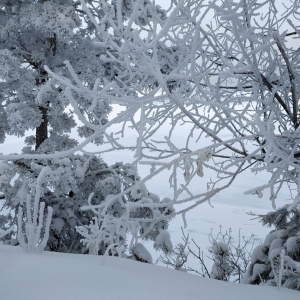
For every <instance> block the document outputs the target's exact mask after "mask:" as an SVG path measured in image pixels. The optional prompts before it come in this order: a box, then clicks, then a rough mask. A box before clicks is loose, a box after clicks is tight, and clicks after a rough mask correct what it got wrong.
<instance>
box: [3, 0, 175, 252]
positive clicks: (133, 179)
mask: <svg viewBox="0 0 300 300" xmlns="http://www.w3.org/2000/svg"><path fill="white" fill-rule="evenodd" d="M87 2H90V4H91V5H92V4H93V2H94V1H87ZM96 2H98V6H97V9H95V10H94V11H93V14H92V15H94V17H93V18H95V16H97V17H98V19H99V20H100V19H102V20H103V19H105V18H108V20H107V26H106V28H104V29H103V30H104V32H105V31H107V30H109V28H110V27H111V24H112V23H111V22H110V21H111V20H110V19H109V18H112V19H113V18H116V17H117V16H116V15H115V14H114V15H113V12H114V11H115V8H116V6H117V3H116V2H115V1H112V2H106V1H96ZM96 2H95V3H96ZM129 4H130V3H127V2H126V1H125V2H124V5H123V6H122V8H121V9H122V14H121V15H122V17H121V19H122V22H123V21H125V20H126V18H127V17H126V16H127V13H126V11H128V10H130V9H131V8H130V7H128V5H129ZM85 6H86V4H85V2H83V1H82V2H80V1H73V0H66V1H65V0H64V1H62V0H26V1H17V0H13V1H6V0H3V1H2V0H1V1H0V87H1V89H0V142H1V143H3V142H4V141H5V138H6V137H7V136H8V135H15V136H18V137H24V141H25V143H26V147H24V148H23V150H22V154H20V155H17V158H16V156H14V155H7V156H5V157H4V159H3V160H1V162H0V191H1V197H2V198H5V208H7V209H10V210H11V217H10V218H7V219H6V220H7V222H6V224H4V225H3V226H4V228H8V226H12V225H16V224H17V221H16V220H17V214H18V212H19V238H21V239H22V238H23V237H21V236H20V234H22V232H23V229H22V228H20V226H21V225H20V224H21V222H20V218H21V219H23V220H24V222H25V223H26V224H31V225H32V224H35V218H37V214H36V215H35V217H34V218H33V219H32V217H31V212H30V208H28V207H31V206H32V207H33V206H34V203H33V200H32V199H36V191H37V190H38V191H39V193H38V198H39V199H36V200H34V201H35V202H37V200H38V201H39V200H40V201H41V202H43V203H45V204H44V205H45V206H46V208H47V207H49V209H50V207H52V209H53V213H52V221H51V225H50V232H49V239H48V242H47V245H46V249H48V250H51V251H61V252H72V253H84V252H87V251H88V248H87V247H85V246H84V244H82V243H81V239H82V235H80V233H82V231H80V230H79V229H77V230H76V228H80V227H81V228H85V226H88V224H90V222H93V221H92V220H95V218H98V219H97V226H99V228H100V229H101V230H102V231H103V230H104V231H107V230H108V227H109V226H113V228H114V229H116V228H119V229H120V228H123V229H124V230H123V232H120V230H119V231H118V230H117V231H116V232H114V235H116V236H117V237H116V236H115V237H114V238H113V239H108V238H107V239H106V240H105V241H104V242H103V243H102V244H103V245H102V247H101V249H100V248H99V249H98V251H97V253H100V254H104V253H105V251H106V249H107V248H108V247H109V246H110V243H111V244H116V243H117V244H118V246H119V244H120V245H125V244H126V235H127V233H128V232H129V231H132V232H135V233H136V232H139V231H140V232H145V233H144V234H145V235H146V232H147V234H148V235H152V236H151V237H152V239H153V240H154V239H155V236H156V235H158V233H159V230H157V231H155V233H153V232H154V228H158V227H159V228H163V229H167V223H168V221H167V219H169V218H170V217H166V218H167V219H165V220H160V221H159V224H161V223H162V222H163V225H157V224H156V222H155V218H156V217H165V216H166V215H167V214H168V213H167V211H164V210H162V208H161V207H165V206H159V203H158V204H153V203H152V207H153V206H155V205H156V206H157V205H158V206H159V208H151V209H150V210H152V209H153V211H156V212H157V213H156V214H152V213H150V214H147V215H145V214H143V213H146V211H147V209H146V208H145V207H144V208H143V209H140V210H139V209H138V208H136V211H139V213H136V214H135V213H134V212H133V211H134V210H132V212H130V213H128V209H129V206H128V203H129V202H130V201H131V202H137V201H138V200H139V199H137V198H136V197H132V196H131V194H130V191H129V192H124V191H125V190H126V189H129V188H131V187H133V186H134V185H136V184H137V182H139V180H140V178H139V176H138V174H137V172H136V169H135V167H134V166H133V165H128V164H123V163H117V164H115V165H113V166H108V165H107V164H106V163H105V162H104V161H103V160H102V159H101V158H100V157H98V156H95V155H93V154H84V153H82V152H76V153H75V151H81V150H82V148H83V147H84V146H85V145H86V144H88V143H89V142H93V143H95V144H96V145H98V146H100V145H101V144H102V143H103V133H104V127H105V126H106V124H107V122H108V114H109V113H110V111H111V105H110V99H103V98H101V96H94V95H93V96H92V97H83V96H84V90H85V89H92V90H93V91H94V92H97V91H98V90H99V89H102V88H103V87H107V86H109V85H110V83H111V82H112V81H113V80H114V79H115V78H116V77H118V76H119V75H120V74H121V71H122V66H121V65H119V64H118V62H117V61H108V60H104V59H101V57H102V56H103V55H104V54H105V53H106V51H107V47H108V46H107V45H106V44H105V43H100V42H99V41H98V42H96V41H95V36H98V35H99V31H97V28H96V27H95V26H94V24H93V22H91V19H90V18H91V17H92V15H88V13H90V11H89V10H88V11H85V10H84V8H85ZM106 11H107V13H108V14H106ZM87 12H88V13H87ZM143 20H145V19H143V17H142V16H141V17H140V18H139V22H143ZM50 70H51V74H55V75H56V76H59V77H60V78H64V79H65V80H64V82H63V84H62V82H59V81H57V80H56V77H55V76H50ZM70 74H71V75H70ZM73 84H77V85H79V86H80V89H77V90H76V91H74V90H72V91H71V89H70V88H69V86H72V85H73ZM107 89H108V90H109V87H108V88H107ZM112 94H113V93H112ZM125 94H126V91H125V90H124V91H123V95H125ZM72 130H73V133H72V136H71V131H72ZM32 132H33V134H32ZM74 136H75V138H74ZM76 136H79V137H80V138H81V140H83V142H81V143H80V142H79V141H78V139H77V138H76ZM45 168H46V169H47V172H46V173H45V174H44V176H42V178H41V177H40V176H39V175H40V174H41V172H42V170H45ZM39 178H40V179H39ZM92 193H93V197H92V202H91V203H90V204H92V205H100V206H103V207H104V208H105V209H104V211H101V212H99V211H97V212H95V211H92V210H89V211H88V210H81V207H82V206H83V205H85V204H87V200H88V198H89V195H91V194H92ZM118 194H121V196H118V197H117V196H116V195H118ZM144 194H145V195H143V196H146V195H148V191H147V189H146V188H144ZM114 196H115V197H117V200H116V201H115V200H114V201H110V199H111V198H112V197H114ZM152 202H153V201H152ZM157 202H160V200H158V201H157ZM157 202H156V203H157ZM35 204H36V203H35ZM36 205H37V204H36ZM26 206H27V214H26ZM150 206H151V205H150ZM136 207H138V205H137V206H136ZM28 209H29V210H28ZM23 211H24V213H23ZM171 211H172V210H171ZM172 212H173V211H172ZM42 213H43V210H40V214H42ZM20 215H21V217H20ZM100 215H101V217H100ZM169 215H170V214H169ZM136 218H140V219H143V222H139V221H132V220H131V219H136ZM40 220H43V218H40ZM28 222H29V223H28ZM126 222H129V223H130V224H131V226H130V227H129V226H128V225H127V224H126ZM8 223H9V224H8ZM116 224H117V225H116ZM31 225H30V226H31ZM133 225H134V226H135V227H134V226H133ZM150 225H151V226H150ZM32 226H33V225H32ZM39 226H40V228H41V226H42V224H39ZM78 226H79V227H78ZM149 226H150V227H149ZM27 227H28V226H27ZM48 227H49V226H48ZM147 227H149V230H148V229H147ZM90 229H91V228H89V230H90ZM146 229H147V230H146ZM38 232H39V233H40V234H41V238H42V236H43V234H42V232H40V231H38ZM79 232H80V233H79ZM24 234H25V233H24ZM10 237H11V236H10ZM136 237H137V235H136ZM35 239H36V241H39V236H36V237H35ZM25 240H26V237H25ZM10 243H12V240H11V239H10ZM14 243H15V242H14ZM24 243H25V242H24ZM24 243H23V244H24ZM124 250H125V247H124V248H123V249H122V251H121V252H124Z"/></svg>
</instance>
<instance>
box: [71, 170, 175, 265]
mask: <svg viewBox="0 0 300 300" xmlns="http://www.w3.org/2000/svg"><path fill="white" fill-rule="evenodd" d="M131 171H133V170H131ZM129 174H131V177H130V176H129V177H130V180H131V181H130V180H129V177H128V178H127V182H126V181H124V182H125V186H123V184H124V182H123V183H122V184H120V182H119V184H120V188H121V190H118V189H116V188H114V189H111V188H110V187H111V186H115V185H116V184H115V183H113V181H112V178H111V179H110V180H106V181H105V184H104V187H105V189H106V191H107V193H109V194H108V195H106V197H105V199H104V200H103V201H102V202H98V201H95V200H94V198H95V194H94V193H92V194H90V197H89V198H88V205H86V206H83V208H82V210H83V211H90V212H91V213H92V214H94V217H93V220H92V221H91V222H90V224H88V225H83V226H78V227H76V230H77V231H78V232H79V233H80V234H81V235H82V236H83V239H82V240H81V241H82V242H83V244H85V245H86V246H87V247H88V248H89V252H90V253H93V254H100V255H103V254H109V255H121V254H123V253H124V251H125V250H126V249H127V245H126V240H127V235H128V234H131V236H132V240H131V242H130V245H129V248H128V250H129V252H130V253H131V257H135V258H136V260H139V259H138V256H137V252H136V251H138V250H137V249H139V248H136V247H137V245H138V244H139V243H138V241H139V240H144V239H150V240H152V241H154V242H155V243H154V247H155V248H156V249H157V250H159V249H160V250H163V251H166V252H167V251H171V248H172V243H171V241H170V235H169V233H168V232H167V231H166V229H167V228H168V222H169V220H170V219H171V217H172V216H173V212H174V209H173V207H172V204H171V203H169V201H166V200H162V201H160V199H159V197H158V196H156V195H154V194H152V193H149V192H148V190H147V188H146V186H145V184H143V183H141V182H139V180H138V179H139V178H138V176H137V174H136V173H132V172H131V173H129ZM124 178H125V179H126V176H124ZM130 186H131V187H132V188H131V191H130V192H128V193H125V192H124V193H123V196H120V195H118V193H120V191H123V188H125V187H126V188H128V187H130ZM117 191H118V193H117ZM112 192H115V194H111V193H112ZM138 247H141V246H138ZM142 252H144V251H142ZM140 259H141V260H143V258H140ZM147 262H149V259H147Z"/></svg>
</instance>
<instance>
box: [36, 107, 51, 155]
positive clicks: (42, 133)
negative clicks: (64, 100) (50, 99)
mask: <svg viewBox="0 0 300 300" xmlns="http://www.w3.org/2000/svg"><path fill="white" fill-rule="evenodd" d="M39 110H40V113H41V114H42V123H41V124H40V125H39V126H38V127H36V129H35V150H37V149H38V148H39V147H40V145H41V144H42V143H43V142H44V141H45V140H46V139H47V138H48V107H42V106H39Z"/></svg>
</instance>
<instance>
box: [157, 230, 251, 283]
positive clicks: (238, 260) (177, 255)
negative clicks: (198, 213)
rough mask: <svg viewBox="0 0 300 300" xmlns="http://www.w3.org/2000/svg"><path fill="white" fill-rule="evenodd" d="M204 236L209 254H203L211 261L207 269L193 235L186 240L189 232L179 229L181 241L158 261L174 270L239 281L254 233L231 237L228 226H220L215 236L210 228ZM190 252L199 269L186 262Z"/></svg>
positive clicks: (247, 263)
mask: <svg viewBox="0 0 300 300" xmlns="http://www.w3.org/2000/svg"><path fill="white" fill-rule="evenodd" d="M208 238H209V242H210V244H211V246H210V247H209V249H208V252H209V253H210V255H207V258H208V259H210V260H212V261H213V265H212V268H211V271H209V267H208V264H207V261H206V260H205V258H204V253H203V251H202V250H201V248H200V247H199V245H198V244H197V243H196V242H195V240H193V239H192V242H190V239H189V235H186V234H185V233H184V231H182V241H183V243H179V244H177V245H176V246H175V247H174V250H173V251H172V252H171V253H168V254H167V255H165V256H161V257H160V261H161V262H162V263H163V264H165V265H167V266H171V267H173V268H174V269H176V270H180V271H185V272H190V273H196V274H198V275H200V276H202V277H208V278H213V279H217V280H222V281H231V282H240V281H241V279H242V275H243V274H244V273H245V272H246V270H247V267H248V265H249V264H250V253H251V251H252V249H253V246H254V243H255V242H256V240H255V239H254V236H253V235H252V236H250V238H248V239H246V238H245V237H243V236H241V235H240V232H239V236H238V238H236V239H235V238H233V235H232V231H231V229H230V230H228V231H226V232H225V233H223V232H222V228H221V227H220V231H219V232H218V234H217V235H216V236H213V234H212V232H211V233H210V234H209V236H208ZM190 256H192V257H194V258H195V259H196V260H197V261H198V263H199V267H200V269H199V268H196V267H195V266H191V265H190V264H189V261H188V257H190Z"/></svg>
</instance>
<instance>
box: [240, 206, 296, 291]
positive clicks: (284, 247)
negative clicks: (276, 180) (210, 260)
mask: <svg viewBox="0 0 300 300" xmlns="http://www.w3.org/2000/svg"><path fill="white" fill-rule="evenodd" d="M260 218H261V221H262V223H263V225H267V226H270V227H271V226H272V227H275V229H274V230H272V231H271V232H270V233H269V234H268V235H267V236H266V238H265V241H264V243H263V244H261V245H258V246H257V247H256V248H255V249H254V250H253V252H252V257H251V264H250V266H249V268H248V270H247V273H246V274H245V276H244V279H243V281H244V282H246V283H250V284H269V285H273V286H276V285H277V286H278V287H280V286H283V287H286V288H291V289H297V290H300V209H299V208H298V207H289V206H288V205H286V206H284V207H282V208H280V209H278V210H276V211H274V212H269V213H268V214H266V215H263V216H260Z"/></svg>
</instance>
